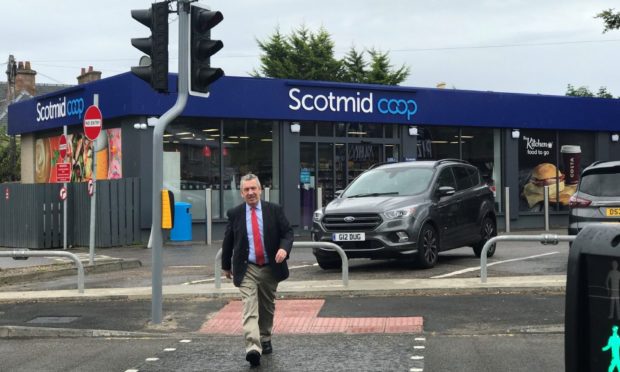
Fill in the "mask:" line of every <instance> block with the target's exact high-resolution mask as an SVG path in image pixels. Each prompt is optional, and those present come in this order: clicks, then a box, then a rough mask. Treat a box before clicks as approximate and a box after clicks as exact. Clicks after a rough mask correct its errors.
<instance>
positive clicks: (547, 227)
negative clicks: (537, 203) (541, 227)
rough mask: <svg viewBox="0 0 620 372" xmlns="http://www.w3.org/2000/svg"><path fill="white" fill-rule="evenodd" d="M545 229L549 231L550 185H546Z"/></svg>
mask: <svg viewBox="0 0 620 372" xmlns="http://www.w3.org/2000/svg"><path fill="white" fill-rule="evenodd" d="M543 189H544V208H545V231H549V186H544V188H543Z"/></svg>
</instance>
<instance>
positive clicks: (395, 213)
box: [383, 207, 415, 220]
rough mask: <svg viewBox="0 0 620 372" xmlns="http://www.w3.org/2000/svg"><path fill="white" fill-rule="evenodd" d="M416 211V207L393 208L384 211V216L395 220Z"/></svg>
mask: <svg viewBox="0 0 620 372" xmlns="http://www.w3.org/2000/svg"><path fill="white" fill-rule="evenodd" d="M414 213H415V207H407V208H399V209H393V210H391V211H387V212H383V216H384V217H385V218H386V219H388V220H395V219H399V218H405V217H409V216H411V215H413V214H414Z"/></svg>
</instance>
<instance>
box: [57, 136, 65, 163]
mask: <svg viewBox="0 0 620 372" xmlns="http://www.w3.org/2000/svg"><path fill="white" fill-rule="evenodd" d="M58 152H59V153H60V159H61V160H63V159H64V158H65V156H67V136H65V135H64V134H61V135H60V140H59V141H58Z"/></svg>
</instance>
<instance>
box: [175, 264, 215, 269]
mask: <svg viewBox="0 0 620 372" xmlns="http://www.w3.org/2000/svg"><path fill="white" fill-rule="evenodd" d="M168 267H169V268H174V269H201V268H203V267H207V265H186V266H168Z"/></svg>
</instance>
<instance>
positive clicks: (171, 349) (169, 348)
mask: <svg viewBox="0 0 620 372" xmlns="http://www.w3.org/2000/svg"><path fill="white" fill-rule="evenodd" d="M175 350H176V348H175V347H167V348H165V349H164V351H175Z"/></svg>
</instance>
